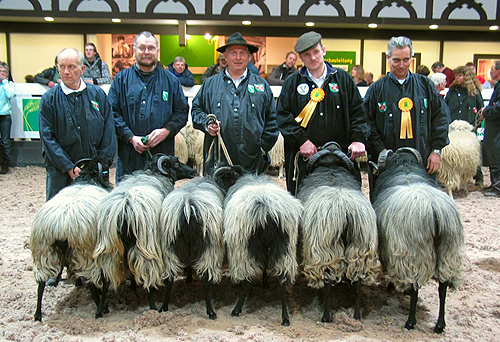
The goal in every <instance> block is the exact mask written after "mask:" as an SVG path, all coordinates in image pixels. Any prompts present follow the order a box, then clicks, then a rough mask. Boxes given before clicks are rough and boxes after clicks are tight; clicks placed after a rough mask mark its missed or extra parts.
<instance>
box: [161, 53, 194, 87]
mask: <svg viewBox="0 0 500 342" xmlns="http://www.w3.org/2000/svg"><path fill="white" fill-rule="evenodd" d="M167 69H168V71H170V72H171V73H173V74H174V75H175V76H177V78H178V79H179V81H180V82H181V84H182V85H183V86H185V87H192V86H194V78H193V74H192V73H191V71H189V70H188V66H187V64H186V60H185V59H184V57H182V56H177V57H175V58H174V61H173V62H172V63H170V64H169V65H168V67H167Z"/></svg>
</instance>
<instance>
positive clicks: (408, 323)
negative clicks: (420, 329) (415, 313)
mask: <svg viewBox="0 0 500 342" xmlns="http://www.w3.org/2000/svg"><path fill="white" fill-rule="evenodd" d="M415 324H417V322H416V321H413V320H411V321H410V320H408V321H406V323H405V328H406V329H408V330H412V329H415Z"/></svg>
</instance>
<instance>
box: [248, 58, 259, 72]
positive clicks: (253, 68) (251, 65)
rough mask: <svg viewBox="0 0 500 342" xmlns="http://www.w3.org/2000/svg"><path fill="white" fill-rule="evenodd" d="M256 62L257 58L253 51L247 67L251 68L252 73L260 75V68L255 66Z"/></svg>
mask: <svg viewBox="0 0 500 342" xmlns="http://www.w3.org/2000/svg"><path fill="white" fill-rule="evenodd" d="M254 62H255V58H254V56H253V53H252V54H251V57H250V62H248V64H247V68H248V70H250V72H251V73H252V74H254V75H259V69H258V68H257V67H256V66H255V64H254Z"/></svg>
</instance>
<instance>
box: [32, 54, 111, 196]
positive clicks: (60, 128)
mask: <svg viewBox="0 0 500 342" xmlns="http://www.w3.org/2000/svg"><path fill="white" fill-rule="evenodd" d="M83 63H84V57H83V54H82V53H81V52H80V51H78V50H75V49H64V50H62V51H61V52H60V53H59V54H58V55H57V58H56V65H57V69H58V70H59V73H60V75H61V82H60V83H59V84H58V85H56V86H54V87H52V88H51V89H49V90H48V91H47V92H45V94H43V96H42V99H41V101H40V114H39V126H40V140H41V142H42V155H43V157H44V158H45V167H46V170H47V183H46V198H47V200H49V199H51V198H52V197H54V196H55V195H56V194H57V193H58V192H59V191H60V190H61V189H63V188H64V187H66V186H68V185H70V184H71V182H72V180H73V179H74V178H76V177H77V176H78V175H79V174H80V169H79V168H78V167H74V165H75V163H76V162H77V161H78V160H80V159H83V158H94V157H100V158H103V159H105V160H107V161H108V162H109V164H110V165H111V162H112V161H113V157H114V155H115V151H116V139H115V126H114V122H113V114H112V112H111V106H110V104H109V101H108V97H107V96H106V93H104V91H103V90H102V89H101V88H99V87H97V86H94V85H92V84H88V83H86V82H84V81H83V79H82V75H83V73H84V71H85V65H84V64H83Z"/></svg>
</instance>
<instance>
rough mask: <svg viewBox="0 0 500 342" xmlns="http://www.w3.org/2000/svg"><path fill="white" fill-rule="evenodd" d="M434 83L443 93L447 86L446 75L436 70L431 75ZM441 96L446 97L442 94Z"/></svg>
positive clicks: (438, 90)
mask: <svg viewBox="0 0 500 342" xmlns="http://www.w3.org/2000/svg"><path fill="white" fill-rule="evenodd" d="M430 79H431V81H432V83H434V85H435V86H436V90H437V92H438V93H439V95H441V91H442V90H444V88H446V75H445V74H443V73H441V72H436V73H434V74H432V75H431V77H430ZM441 97H444V96H443V95H441Z"/></svg>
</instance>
